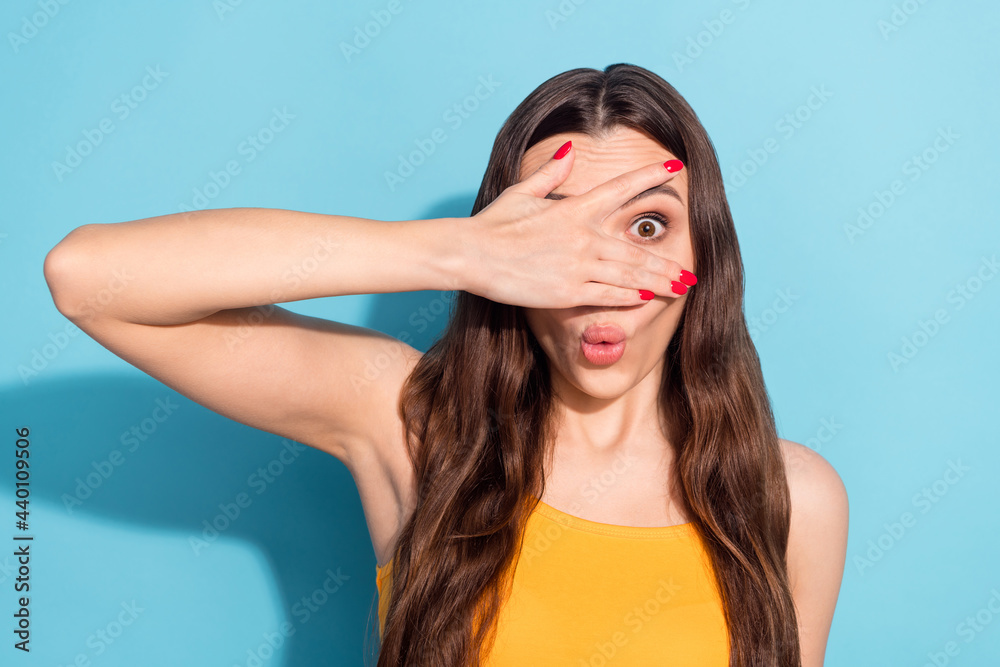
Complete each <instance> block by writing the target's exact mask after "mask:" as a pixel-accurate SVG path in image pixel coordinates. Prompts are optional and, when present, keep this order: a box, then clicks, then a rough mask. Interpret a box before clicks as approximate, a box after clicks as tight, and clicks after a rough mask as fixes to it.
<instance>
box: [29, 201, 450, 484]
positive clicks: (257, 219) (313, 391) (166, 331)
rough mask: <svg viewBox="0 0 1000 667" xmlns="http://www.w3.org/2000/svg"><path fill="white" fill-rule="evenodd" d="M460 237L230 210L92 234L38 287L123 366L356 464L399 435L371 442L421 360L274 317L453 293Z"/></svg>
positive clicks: (443, 230) (81, 235)
mask: <svg viewBox="0 0 1000 667" xmlns="http://www.w3.org/2000/svg"><path fill="white" fill-rule="evenodd" d="M456 222H457V220H455V219H450V218H443V219H434V220H417V221H397V222H381V221H376V220H368V219H363V218H353V217H347V216H336V215H321V214H315V213H302V212H296V211H285V210H275V209H257V208H236V209H222V210H207V211H197V212H193V213H178V214H173V215H165V216H160V217H155V218H148V219H144V220H136V221H132V222H121V223H112V224H91V225H84V226H83V227H79V228H77V229H74V230H73V231H72V232H70V234H69V235H67V236H66V238H65V239H63V240H62V241H61V242H60V243H59V244H58V245H56V246H55V247H54V248H53V249H52V250H51V251H50V252H49V254H48V256H47V257H46V259H45V267H44V270H45V278H46V281H47V282H48V284H49V288H50V289H51V291H52V295H53V299H54V301H55V304H56V307H57V308H58V309H59V311H60V312H61V313H63V314H64V315H66V317H68V318H69V319H70V320H72V321H73V322H74V323H75V324H76V325H77V326H79V327H80V328H81V329H82V330H83V331H85V332H86V333H87V334H89V335H90V336H91V337H93V338H94V339H95V340H97V341H98V342H99V343H101V344H102V345H103V346H104V347H106V348H107V349H109V350H110V351H112V352H113V353H115V354H116V355H118V356H119V357H121V358H123V359H125V360H126V361H128V362H129V363H131V364H132V365H134V366H136V367H138V368H140V369H141V370H143V371H145V372H146V373H148V374H149V375H151V376H153V377H155V378H157V379H158V380H160V381H161V382H163V383H164V384H166V385H168V386H170V387H172V388H174V389H176V390H177V391H178V392H180V393H181V394H183V395H185V396H187V397H189V398H191V399H192V400H194V401H196V402H198V403H201V404H202V405H205V406H207V407H209V408H211V409H212V410H214V411H216V412H218V413H220V414H223V415H226V416H227V417H230V418H232V419H234V420H236V421H239V422H242V423H244V424H248V425H250V426H254V427H256V428H260V429H263V430H266V431H270V432H273V433H277V434H279V435H283V436H286V437H289V438H292V439H294V440H296V441H299V442H302V443H305V444H309V445H311V446H314V447H317V448H320V449H323V450H324V451H327V452H329V453H331V454H333V455H334V456H336V457H337V458H338V459H340V460H342V461H344V462H345V463H347V464H348V465H350V454H351V452H352V447H355V446H356V445H358V446H364V445H366V444H368V443H370V442H372V441H373V440H376V439H379V438H382V437H393V436H394V435H395V434H394V433H392V434H386V433H380V432H379V429H380V428H387V427H388V426H389V425H390V423H391V422H390V421H389V420H387V419H386V417H388V416H390V415H395V407H396V400H397V398H398V391H399V387H400V385H401V382H402V380H403V379H404V378H405V376H406V375H407V374H408V373H409V371H410V369H411V368H412V366H413V364H414V363H415V362H416V360H417V358H419V356H420V353H419V352H418V351H417V350H415V349H413V348H412V347H411V346H409V345H407V344H405V343H403V342H401V341H398V340H396V339H395V338H392V337H390V336H387V335H384V334H381V333H379V332H376V331H373V330H369V329H365V328H362V327H357V326H352V325H347V324H340V323H336V322H330V321H326V320H322V319H318V318H313V317H306V316H302V315H297V314H295V313H292V312H290V311H288V310H287V309H284V308H281V307H278V306H273V305H270V304H274V303H282V302H289V301H298V300H301V299H309V298H314V297H325V296H338V295H346V294H369V293H382V292H406V291H414V290H424V289H428V290H450V289H460V288H461V287H462V284H461V280H460V278H459V276H460V275H461V262H462V256H461V254H460V253H459V248H457V247H454V244H453V242H452V241H453V239H455V235H454V234H451V233H448V230H449V229H450V228H451V225H453V224H454V223H456ZM385 359H389V360H391V363H389V364H386V363H385ZM376 360H378V364H377V365H376ZM373 369H374V371H375V372H373Z"/></svg>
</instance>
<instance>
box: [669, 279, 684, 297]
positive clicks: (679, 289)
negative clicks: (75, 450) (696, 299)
mask: <svg viewBox="0 0 1000 667" xmlns="http://www.w3.org/2000/svg"><path fill="white" fill-rule="evenodd" d="M670 289H672V290H673V291H674V294H684V293H685V292H687V291H688V288H687V286H686V285H685V284H684V283H679V282H677V281H676V280H671V281H670Z"/></svg>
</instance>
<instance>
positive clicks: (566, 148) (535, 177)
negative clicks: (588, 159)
mask: <svg viewBox="0 0 1000 667" xmlns="http://www.w3.org/2000/svg"><path fill="white" fill-rule="evenodd" d="M575 155H576V151H574V150H573V142H572V141H567V142H566V143H564V144H563V145H562V146H560V147H559V149H558V150H557V151H556V152H555V153H553V154H552V157H551V158H549V159H548V160H546V161H545V163H544V164H542V166H541V167H539V168H538V169H536V170H535V173H533V174H531V175H530V176H528V177H527V178H526V179H524V180H523V181H521V182H520V183H518V184H517V189H518V190H520V191H521V192H525V193H528V194H531V195H533V196H535V197H544V196H545V195H547V194H549V193H550V192H552V191H553V190H555V189H556V187H558V186H559V185H560V184H561V183H562V182H563V181H565V180H566V178H567V177H568V176H569V172H570V170H571V169H572V168H573V158H574V157H575Z"/></svg>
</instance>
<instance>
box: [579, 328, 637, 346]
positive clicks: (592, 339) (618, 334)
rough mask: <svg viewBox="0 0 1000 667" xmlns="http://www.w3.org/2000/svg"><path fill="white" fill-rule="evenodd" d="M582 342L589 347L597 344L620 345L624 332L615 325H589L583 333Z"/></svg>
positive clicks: (624, 336) (623, 338)
mask: <svg viewBox="0 0 1000 667" xmlns="http://www.w3.org/2000/svg"><path fill="white" fill-rule="evenodd" d="M582 338H583V342H584V343H589V344H591V345H596V344H597V343H611V344H615V343H620V342H622V341H623V340H625V338H626V335H625V330H624V329H622V328H621V327H620V326H618V325H617V324H612V323H605V324H591V325H590V326H589V327H587V328H586V329H584V331H583V335H582Z"/></svg>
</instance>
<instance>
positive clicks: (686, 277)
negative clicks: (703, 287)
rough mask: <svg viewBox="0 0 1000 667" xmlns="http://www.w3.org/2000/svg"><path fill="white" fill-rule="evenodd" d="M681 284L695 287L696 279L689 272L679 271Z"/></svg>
mask: <svg viewBox="0 0 1000 667" xmlns="http://www.w3.org/2000/svg"><path fill="white" fill-rule="evenodd" d="M681 282H682V283H684V284H685V285H697V284H698V277H697V276H696V275H694V274H693V273H691V272H690V271H685V270H684V269H681Z"/></svg>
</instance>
